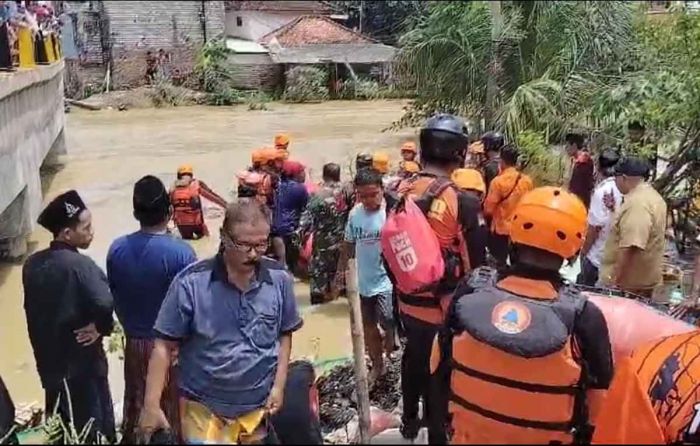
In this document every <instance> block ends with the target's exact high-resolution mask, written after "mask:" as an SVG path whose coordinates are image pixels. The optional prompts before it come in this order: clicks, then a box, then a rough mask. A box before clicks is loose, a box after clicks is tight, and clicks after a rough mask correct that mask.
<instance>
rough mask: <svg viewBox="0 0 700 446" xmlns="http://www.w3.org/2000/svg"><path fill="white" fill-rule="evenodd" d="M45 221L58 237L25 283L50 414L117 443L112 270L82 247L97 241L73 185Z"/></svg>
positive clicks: (31, 265) (33, 263) (30, 267)
mask: <svg viewBox="0 0 700 446" xmlns="http://www.w3.org/2000/svg"><path fill="white" fill-rule="evenodd" d="M38 222H39V224H40V225H41V226H43V227H44V228H46V229H48V230H49V231H51V234H53V241H52V242H51V244H50V245H49V247H48V248H47V249H44V250H42V251H39V252H37V253H35V254H32V255H31V256H30V257H29V258H28V259H27V261H26V263H25V264H24V268H23V270H22V283H23V284H24V311H25V313H26V316H27V329H28V331H29V340H30V341H31V343H32V349H33V350H34V359H35V360H36V366H37V371H38V372H39V378H41V384H42V386H43V388H44V390H45V398H46V400H45V401H46V408H45V413H46V414H47V415H50V414H53V413H54V411H56V412H57V413H58V414H59V415H60V416H61V418H62V420H63V422H64V423H66V425H69V424H70V423H73V426H75V429H76V430H77V431H78V432H81V431H82V430H83V429H84V428H85V426H86V425H87V424H88V423H91V427H90V430H89V434H88V442H91V443H94V442H95V441H96V440H97V438H98V434H99V435H102V436H104V437H105V438H106V439H107V440H108V441H110V442H114V441H116V432H115V427H114V409H113V408H112V395H111V393H110V390H109V382H108V381H107V357H106V356H105V352H104V349H103V347H102V338H103V336H109V335H110V334H111V332H112V327H113V319H112V311H113V300H112V294H111V293H110V290H109V285H108V283H107V276H105V273H104V272H102V270H101V269H100V268H99V267H98V266H97V265H96V264H95V262H94V261H93V260H92V259H91V258H90V257H88V256H86V255H83V254H80V253H79V252H78V250H79V249H87V248H89V247H90V244H91V243H92V239H93V235H94V232H93V228H92V215H91V214H90V211H89V210H88V208H87V207H86V206H85V203H84V202H83V200H82V199H81V198H80V195H78V193H77V192H76V191H74V190H71V191H68V192H66V193H64V194H62V195H59V196H58V197H56V198H55V199H54V200H53V201H51V202H50V203H49V204H48V205H47V206H46V208H45V209H44V210H43V212H42V213H41V215H39V220H38ZM71 418H72V419H71Z"/></svg>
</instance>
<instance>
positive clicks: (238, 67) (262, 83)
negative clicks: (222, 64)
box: [227, 54, 284, 91]
mask: <svg viewBox="0 0 700 446" xmlns="http://www.w3.org/2000/svg"><path fill="white" fill-rule="evenodd" d="M227 62H228V64H229V66H230V67H231V85H232V86H233V87H234V88H240V89H244V90H245V89H248V90H258V89H262V90H266V91H271V90H274V89H275V88H276V87H278V86H280V85H281V84H282V81H283V78H284V66H283V65H280V64H276V63H274V62H273V61H272V58H270V55H269V54H232V55H230V56H229V57H228V61H227Z"/></svg>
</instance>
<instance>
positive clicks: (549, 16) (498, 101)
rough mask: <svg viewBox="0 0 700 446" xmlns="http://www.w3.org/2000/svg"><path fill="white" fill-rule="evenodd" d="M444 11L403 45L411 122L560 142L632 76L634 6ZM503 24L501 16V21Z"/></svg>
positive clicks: (565, 4)
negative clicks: (438, 118) (458, 117)
mask: <svg viewBox="0 0 700 446" xmlns="http://www.w3.org/2000/svg"><path fill="white" fill-rule="evenodd" d="M490 3H492V2H479V1H476V2H435V3H433V4H431V9H430V14H429V15H428V16H427V17H425V18H424V19H423V20H422V21H421V22H420V23H418V24H417V26H416V27H415V28H414V29H413V30H411V31H409V32H408V33H406V34H405V35H404V36H403V37H402V39H401V45H402V50H401V53H400V56H399V66H400V68H401V70H402V72H403V73H404V74H406V75H407V76H408V77H410V78H411V79H413V80H414V82H415V84H416V86H417V98H418V99H417V100H416V102H415V104H414V108H413V109H412V110H410V111H409V113H408V114H407V115H406V116H405V117H404V118H405V119H404V123H406V124H407V123H410V121H411V120H412V119H415V118H417V117H421V116H422V115H424V114H427V113H432V112H433V111H435V110H446V111H453V112H458V113H461V114H464V115H469V116H472V117H476V118H477V119H480V118H485V120H486V127H488V128H498V129H501V130H504V131H505V132H506V133H507V134H508V135H509V136H510V137H511V138H514V137H515V136H516V135H517V134H518V133H520V132H521V131H523V130H525V129H529V130H536V131H543V132H546V133H547V134H551V135H558V134H560V133H561V132H563V131H565V129H566V128H567V127H569V126H571V125H573V124H580V123H581V121H582V120H583V119H584V117H585V116H587V113H586V111H587V110H586V107H585V104H587V102H588V100H589V99H590V98H591V97H592V95H593V94H594V93H595V92H596V91H597V89H598V88H601V87H603V86H605V85H606V84H607V83H609V82H610V80H611V79H612V78H615V77H616V76H619V74H620V72H621V70H622V69H623V68H624V64H625V63H626V60H627V58H626V57H625V55H626V53H627V52H628V51H629V49H630V47H631V46H632V44H633V40H634V32H633V18H634V8H635V6H634V5H633V4H632V3H631V2H624V1H605V2H598V1H585V2H578V1H501V2H498V3H499V5H498V6H500V8H498V7H494V6H495V5H493V4H490ZM501 15H502V16H501Z"/></svg>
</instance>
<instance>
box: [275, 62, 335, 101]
mask: <svg viewBox="0 0 700 446" xmlns="http://www.w3.org/2000/svg"><path fill="white" fill-rule="evenodd" d="M327 80H328V73H327V72H326V70H325V69H322V68H317V67H307V66H298V67H294V68H292V69H291V70H289V71H287V87H286V88H285V90H284V100H285V101H287V102H319V101H325V100H327V99H328V86H327V85H326V81H327Z"/></svg>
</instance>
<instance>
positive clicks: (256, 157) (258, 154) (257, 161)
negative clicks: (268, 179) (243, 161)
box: [248, 149, 265, 173]
mask: <svg viewBox="0 0 700 446" xmlns="http://www.w3.org/2000/svg"><path fill="white" fill-rule="evenodd" d="M263 150H264V149H255V150H253V152H252V153H251V154H250V167H249V168H248V171H249V172H255V173H262V165H263V163H264V162H265V155H264V152H263Z"/></svg>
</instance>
